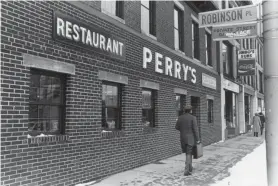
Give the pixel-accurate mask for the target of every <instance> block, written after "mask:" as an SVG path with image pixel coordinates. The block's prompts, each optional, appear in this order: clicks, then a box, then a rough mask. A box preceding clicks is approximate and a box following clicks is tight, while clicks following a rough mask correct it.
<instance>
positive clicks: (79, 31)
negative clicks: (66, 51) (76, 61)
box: [53, 12, 126, 60]
mask: <svg viewBox="0 0 278 186" xmlns="http://www.w3.org/2000/svg"><path fill="white" fill-rule="evenodd" d="M53 19H54V20H53V39H54V40H55V41H59V42H63V43H67V44H70V45H75V46H76V45H77V46H79V47H82V48H84V49H86V50H94V51H96V52H98V53H102V54H105V55H108V56H111V57H114V58H117V59H120V60H125V47H126V46H125V42H124V40H122V39H120V38H118V37H115V36H113V35H112V34H111V33H108V32H106V31H104V30H103V29H100V28H99V27H97V26H96V25H91V24H90V25H88V24H84V23H82V22H81V21H77V20H75V19H73V18H71V17H69V16H67V15H64V14H62V13H60V12H54V16H53Z"/></svg>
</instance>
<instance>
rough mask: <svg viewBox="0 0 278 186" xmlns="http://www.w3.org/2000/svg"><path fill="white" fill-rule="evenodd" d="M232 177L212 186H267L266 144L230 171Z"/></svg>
mask: <svg viewBox="0 0 278 186" xmlns="http://www.w3.org/2000/svg"><path fill="white" fill-rule="evenodd" d="M229 172H230V176H229V177H227V178H225V179H223V180H221V181H218V182H216V183H215V184H212V185H211V186H267V174H266V150H265V142H264V143H263V144H261V145H260V146H259V147H257V148H256V149H255V150H254V151H253V152H252V153H250V154H248V155H247V156H245V157H244V158H242V160H241V161H240V162H238V163H237V164H236V165H235V166H234V167H232V168H230V169H229Z"/></svg>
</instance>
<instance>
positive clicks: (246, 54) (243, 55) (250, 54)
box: [238, 49, 256, 59]
mask: <svg viewBox="0 0 278 186" xmlns="http://www.w3.org/2000/svg"><path fill="white" fill-rule="evenodd" d="M255 58H256V50H255V49H249V50H239V51H238V59H255Z"/></svg>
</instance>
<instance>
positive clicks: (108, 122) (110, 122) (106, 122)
mask: <svg viewBox="0 0 278 186" xmlns="http://www.w3.org/2000/svg"><path fill="white" fill-rule="evenodd" d="M102 114H103V116H102V118H103V127H106V128H109V129H115V128H116V126H117V124H118V122H119V110H118V109H116V108H103V113H102Z"/></svg>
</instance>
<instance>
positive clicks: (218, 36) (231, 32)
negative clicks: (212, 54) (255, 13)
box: [212, 22, 257, 41]
mask: <svg viewBox="0 0 278 186" xmlns="http://www.w3.org/2000/svg"><path fill="white" fill-rule="evenodd" d="M256 36H257V23H256V22H254V23H249V24H247V23H246V24H244V25H243V24H241V25H231V26H217V27H213V28H212V38H213V40H215V41H219V40H229V39H246V38H253V37H256Z"/></svg>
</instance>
